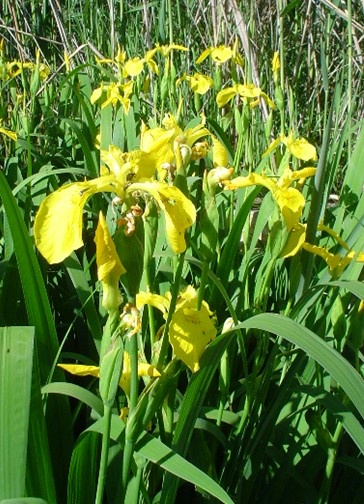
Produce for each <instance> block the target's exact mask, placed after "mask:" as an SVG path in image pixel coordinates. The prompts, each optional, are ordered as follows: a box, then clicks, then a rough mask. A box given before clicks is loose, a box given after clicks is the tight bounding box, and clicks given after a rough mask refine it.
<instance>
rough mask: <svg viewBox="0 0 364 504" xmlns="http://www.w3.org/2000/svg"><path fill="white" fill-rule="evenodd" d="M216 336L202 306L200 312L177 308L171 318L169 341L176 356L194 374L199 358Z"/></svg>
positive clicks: (207, 313) (206, 312)
mask: <svg viewBox="0 0 364 504" xmlns="http://www.w3.org/2000/svg"><path fill="white" fill-rule="evenodd" d="M215 336H216V328H215V326H214V324H213V322H212V320H211V318H210V315H209V311H208V310H207V309H206V307H205V306H204V305H202V307H201V310H196V309H192V308H187V307H186V308H183V307H182V308H179V309H177V310H176V311H175V313H174V314H173V316H172V320H171V325H170V327H169V341H170V343H171V345H172V347H173V350H174V353H175V354H176V356H177V357H178V358H179V359H181V360H182V361H183V362H184V363H185V364H186V365H187V366H188V367H189V368H190V369H191V371H192V372H193V373H194V372H196V371H198V370H199V368H200V364H199V362H200V358H201V356H202V354H203V352H204V351H205V348H206V346H207V344H208V343H210V341H212V340H213V339H214V338H215Z"/></svg>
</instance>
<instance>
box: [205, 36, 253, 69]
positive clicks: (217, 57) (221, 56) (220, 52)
mask: <svg viewBox="0 0 364 504" xmlns="http://www.w3.org/2000/svg"><path fill="white" fill-rule="evenodd" d="M208 57H210V58H211V59H212V60H213V61H214V62H215V63H217V64H218V65H221V64H222V63H226V62H227V61H229V60H230V59H231V60H233V61H234V62H235V63H237V64H238V65H240V66H242V65H243V58H242V56H241V55H240V54H239V52H238V39H237V38H236V39H235V42H234V45H233V47H229V46H226V45H223V44H222V45H219V46H212V47H208V48H207V49H205V50H204V51H203V52H202V53H201V54H200V56H199V57H198V58H197V60H196V64H197V65H199V64H200V63H202V62H203V61H205V59H206V58H208Z"/></svg>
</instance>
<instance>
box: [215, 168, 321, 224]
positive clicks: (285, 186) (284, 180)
mask: <svg viewBox="0 0 364 504" xmlns="http://www.w3.org/2000/svg"><path fill="white" fill-rule="evenodd" d="M315 173H316V168H303V169H302V170H297V171H292V170H291V169H290V168H288V167H287V168H286V169H285V171H284V172H283V174H282V176H281V177H280V178H279V179H278V180H274V178H273V177H268V176H267V175H264V174H262V175H260V174H258V173H251V174H250V175H248V176H246V177H236V178H234V179H233V180H225V181H224V184H225V186H226V188H227V189H238V188H240V187H248V186H252V185H262V186H264V187H266V188H267V189H269V191H270V192H271V194H272V196H273V198H274V199H275V201H276V203H277V204H278V206H279V209H280V211H281V213H282V216H283V219H284V221H285V224H286V227H287V229H288V231H291V230H292V229H296V228H299V219H300V218H301V215H302V211H303V207H304V204H305V198H304V196H303V195H302V193H301V192H300V191H299V190H298V189H296V188H294V187H290V186H291V185H292V183H293V182H294V181H295V180H300V181H301V180H304V179H306V178H307V177H312V176H313V175H314V174H315ZM300 229H301V228H300Z"/></svg>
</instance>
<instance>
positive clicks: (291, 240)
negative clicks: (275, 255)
mask: <svg viewBox="0 0 364 504" xmlns="http://www.w3.org/2000/svg"><path fill="white" fill-rule="evenodd" d="M305 238H306V225H305V224H298V225H297V226H296V228H295V229H291V231H290V233H289V236H288V240H287V242H286V244H285V246H284V248H283V250H282V252H281V254H280V256H281V257H283V258H285V257H292V256H294V255H296V254H297V253H298V252H299V251H300V250H301V248H302V246H303V244H304V241H305Z"/></svg>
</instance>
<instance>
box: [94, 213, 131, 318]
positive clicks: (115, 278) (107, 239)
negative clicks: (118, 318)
mask: <svg viewBox="0 0 364 504" xmlns="http://www.w3.org/2000/svg"><path fill="white" fill-rule="evenodd" d="M95 243H96V264H97V276H98V279H99V280H100V282H101V283H102V292H103V298H102V305H103V307H104V308H105V309H106V310H108V311H110V310H114V309H116V308H118V307H119V306H120V305H121V303H122V301H123V298H122V297H121V294H120V290H119V278H120V276H121V275H122V274H123V273H125V272H126V270H125V268H124V266H123V265H122V264H121V261H120V258H119V256H118V253H117V252H116V248H115V244H114V242H113V240H112V238H111V236H110V232H109V229H108V227H107V224H106V221H105V217H104V215H103V214H102V212H100V214H99V223H98V225H97V228H96V233H95Z"/></svg>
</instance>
